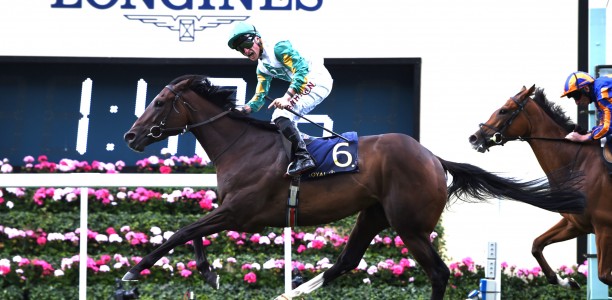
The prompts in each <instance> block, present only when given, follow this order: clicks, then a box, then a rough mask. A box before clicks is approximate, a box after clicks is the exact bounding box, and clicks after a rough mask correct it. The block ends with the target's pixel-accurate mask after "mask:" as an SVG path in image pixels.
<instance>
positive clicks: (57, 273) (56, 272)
mask: <svg viewBox="0 0 612 300" xmlns="http://www.w3.org/2000/svg"><path fill="white" fill-rule="evenodd" d="M53 275H55V277H60V276H64V271H62V270H55V271H53Z"/></svg>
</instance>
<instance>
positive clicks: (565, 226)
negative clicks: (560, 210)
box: [531, 218, 584, 289]
mask: <svg viewBox="0 0 612 300" xmlns="http://www.w3.org/2000/svg"><path fill="white" fill-rule="evenodd" d="M581 234H584V232H582V231H580V230H579V229H578V228H576V227H575V226H573V225H572V224H571V223H570V222H569V221H568V220H567V219H565V218H563V219H561V221H559V223H557V224H555V226H553V227H551V228H550V229H548V231H546V232H544V233H543V234H542V235H540V236H539V237H537V238H536V239H535V240H534V241H533V246H532V248H531V254H532V255H533V257H535V259H536V260H537V261H538V264H540V267H541V268H542V273H544V276H546V279H547V280H548V282H549V283H550V284H558V285H561V286H563V287H571V288H572V289H579V288H580V287H579V286H578V284H577V283H576V282H574V281H571V280H567V279H561V278H560V277H558V276H557V273H555V271H553V269H552V268H551V267H550V265H548V262H547V261H546V259H545V258H544V254H543V253H542V251H544V247H546V246H548V245H550V244H553V243H557V242H562V241H567V240H569V239H573V238H575V237H577V236H579V235H581Z"/></svg>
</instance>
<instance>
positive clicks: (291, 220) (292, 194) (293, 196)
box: [286, 176, 301, 229]
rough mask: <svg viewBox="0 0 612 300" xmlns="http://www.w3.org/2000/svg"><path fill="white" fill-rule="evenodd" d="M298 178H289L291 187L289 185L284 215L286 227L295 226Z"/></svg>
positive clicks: (298, 188)
mask: <svg viewBox="0 0 612 300" xmlns="http://www.w3.org/2000/svg"><path fill="white" fill-rule="evenodd" d="M300 177H301V176H293V177H291V185H289V197H288V198H287V214H286V224H287V225H286V227H291V229H293V227H295V226H296V224H297V206H298V194H299V192H300Z"/></svg>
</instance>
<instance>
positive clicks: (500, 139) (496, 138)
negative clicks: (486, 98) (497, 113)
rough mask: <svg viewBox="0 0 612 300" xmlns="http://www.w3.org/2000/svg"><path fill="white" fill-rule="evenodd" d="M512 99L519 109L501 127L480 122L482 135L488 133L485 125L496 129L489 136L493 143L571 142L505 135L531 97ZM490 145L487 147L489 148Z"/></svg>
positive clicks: (563, 139) (559, 139)
mask: <svg viewBox="0 0 612 300" xmlns="http://www.w3.org/2000/svg"><path fill="white" fill-rule="evenodd" d="M510 99H511V100H512V101H513V102H514V103H515V104H516V106H518V108H517V109H515V110H514V111H513V112H512V115H511V116H510V118H508V119H507V120H506V122H504V124H503V125H502V126H501V127H500V128H497V127H495V126H491V125H487V124H484V123H480V124H478V126H479V127H480V135H481V136H483V137H485V136H486V134H485V132H484V130H483V127H485V128H488V129H490V130H492V131H494V132H495V133H494V134H493V135H492V136H491V137H490V138H489V140H490V141H492V142H493V143H495V144H497V145H502V146H503V145H504V144H505V143H506V142H509V141H516V140H518V141H523V142H524V141H528V140H549V141H566V142H571V141H569V140H567V139H565V138H550V137H522V136H516V137H508V136H505V135H504V134H503V132H504V131H506V129H508V127H510V125H512V122H514V119H516V117H517V116H518V114H519V113H520V112H522V111H523V109H525V106H526V105H527V102H528V101H529V100H531V98H529V97H527V99H526V100H525V101H523V102H520V101H518V100H516V97H510ZM527 120H528V121H529V117H527ZM529 123H530V124H531V122H530V121H529ZM488 148H489V147H487V150H488Z"/></svg>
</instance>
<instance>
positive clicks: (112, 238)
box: [108, 233, 123, 243]
mask: <svg viewBox="0 0 612 300" xmlns="http://www.w3.org/2000/svg"><path fill="white" fill-rule="evenodd" d="M108 241H109V242H111V243H121V242H123V238H121V237H120V236H119V235H118V234H116V233H113V234H111V235H110V236H109V237H108Z"/></svg>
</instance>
